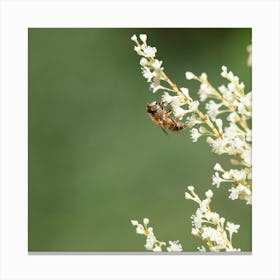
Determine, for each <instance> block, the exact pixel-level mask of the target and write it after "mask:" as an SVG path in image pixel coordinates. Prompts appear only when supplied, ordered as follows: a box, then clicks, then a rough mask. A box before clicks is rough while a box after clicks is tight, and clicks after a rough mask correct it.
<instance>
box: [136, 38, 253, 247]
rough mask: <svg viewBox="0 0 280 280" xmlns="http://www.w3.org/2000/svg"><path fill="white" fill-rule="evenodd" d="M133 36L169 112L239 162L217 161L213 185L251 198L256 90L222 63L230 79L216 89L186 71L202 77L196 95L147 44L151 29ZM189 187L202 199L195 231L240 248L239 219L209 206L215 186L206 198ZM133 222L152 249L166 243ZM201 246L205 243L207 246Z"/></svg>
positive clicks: (216, 242) (215, 242)
mask: <svg viewBox="0 0 280 280" xmlns="http://www.w3.org/2000/svg"><path fill="white" fill-rule="evenodd" d="M131 40H132V41H133V42H135V44H136V45H135V47H134V50H135V51H136V53H137V54H138V55H139V56H141V59H140V67H141V70H142V74H143V76H144V78H145V79H146V80H147V82H148V83H149V84H150V89H151V90H152V92H153V93H156V92H160V93H161V98H160V99H161V100H160V101H161V102H160V104H161V106H162V107H163V109H164V110H166V111H168V112H169V115H170V116H171V117H172V119H173V120H174V121H178V120H179V121H180V122H183V123H184V124H185V126H186V127H188V128H189V129H190V137H191V140H192V141H193V142H197V141H198V139H200V138H203V137H204V139H206V142H207V143H208V144H209V145H210V147H211V149H212V152H213V153H216V154H218V155H223V154H226V155H228V156H229V157H230V162H231V164H232V165H234V166H235V168H231V169H225V168H223V167H222V166H221V165H220V164H219V163H217V164H216V165H215V166H214V174H213V176H212V185H213V186H216V187H217V188H219V187H220V185H221V184H223V185H224V184H225V185H229V186H228V190H229V193H230V194H229V199H231V200H236V199H241V200H244V201H246V203H247V204H251V202H252V174H251V172H252V162H251V145H252V131H251V128H250V126H251V118H252V105H251V104H252V94H251V92H246V91H245V85H244V83H243V82H241V81H240V79H239V77H238V76H236V75H235V74H234V73H233V72H231V71H229V70H228V68H227V67H226V66H222V67H221V70H222V71H221V73H220V74H221V76H222V77H223V78H224V79H225V81H226V82H225V84H222V85H221V86H219V87H217V89H216V88H215V87H213V86H212V85H211V84H210V82H209V81H208V76H207V74H206V73H202V74H201V75H195V74H194V73H192V72H189V71H188V72H186V73H185V76H186V79H187V80H188V81H190V80H195V81H198V82H199V83H200V87H199V90H198V99H199V100H194V99H193V98H192V97H191V96H190V94H189V90H188V89H187V88H186V87H181V88H178V87H177V85H176V84H175V83H173V82H172V81H171V80H170V78H169V77H168V76H167V74H166V73H165V72H164V68H163V66H162V65H163V62H162V61H160V60H158V59H157V58H156V53H157V49H156V48H155V47H151V46H149V45H148V44H147V35H145V34H141V35H140V36H139V40H138V37H137V36H136V35H133V36H132V37H131ZM247 51H248V52H249V58H248V65H249V66H250V65H251V59H252V58H251V52H252V48H251V46H248V48H247ZM202 103H204V104H205V108H204V111H205V112H206V113H203V112H202V111H201V110H200V108H199V107H200V106H201V104H202ZM188 189H189V192H187V193H186V194H185V197H186V199H191V200H194V201H195V202H197V203H198V204H199V208H198V209H197V211H196V213H195V215H193V216H192V217H191V219H192V222H193V230H192V233H193V234H194V235H197V236H199V237H200V238H202V239H203V240H204V241H205V242H206V244H207V245H208V248H209V250H210V251H238V250H239V249H235V248H234V247H233V246H232V234H233V233H237V231H238V228H239V225H234V224H233V223H230V222H227V223H226V228H224V224H225V219H224V218H223V217H220V216H219V214H217V213H215V212H212V211H211V210H210V206H209V205H210V202H211V198H212V196H213V193H212V191H211V190H209V191H208V192H206V199H205V200H201V199H200V198H199V197H198V195H197V194H196V193H195V192H194V188H193V187H189V188H188ZM133 224H134V225H135V226H137V228H138V233H140V232H141V233H140V234H145V235H146V236H147V244H148V245H147V244H146V245H145V247H146V249H147V250H154V249H155V250H158V249H159V248H160V249H161V247H162V246H165V243H162V242H159V241H156V238H155V237H154V234H153V232H152V230H149V228H145V223H144V226H142V225H141V224H139V223H138V222H137V221H133ZM140 229H142V230H140ZM136 231H137V229H136ZM150 240H152V242H151V241H150ZM151 244H152V245H151ZM178 244H179V243H178V242H171V243H170V246H169V249H168V248H167V250H168V251H169V250H171V248H173V247H175V248H177V249H178ZM179 247H180V246H179ZM180 248H181V247H180ZM198 250H199V251H205V250H206V249H205V247H204V246H202V247H200V248H198ZM175 251H176V250H175Z"/></svg>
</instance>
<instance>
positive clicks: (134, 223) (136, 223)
mask: <svg viewBox="0 0 280 280" xmlns="http://www.w3.org/2000/svg"><path fill="white" fill-rule="evenodd" d="M131 223H132V225H133V226H138V224H139V223H138V221H136V220H131Z"/></svg>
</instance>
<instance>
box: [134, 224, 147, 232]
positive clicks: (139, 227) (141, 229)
mask: <svg viewBox="0 0 280 280" xmlns="http://www.w3.org/2000/svg"><path fill="white" fill-rule="evenodd" d="M136 233H138V234H145V229H144V227H143V226H142V225H141V224H138V225H137V227H136Z"/></svg>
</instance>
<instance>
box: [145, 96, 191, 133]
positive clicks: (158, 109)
mask: <svg viewBox="0 0 280 280" xmlns="http://www.w3.org/2000/svg"><path fill="white" fill-rule="evenodd" d="M146 111H147V113H148V115H149V116H150V118H151V120H152V121H153V122H154V123H155V124H156V125H157V126H159V127H160V128H161V129H162V130H163V132H164V133H166V134H167V132H166V130H165V129H169V130H171V131H181V130H183V129H184V128H186V124H184V123H182V122H178V121H175V120H174V119H173V118H172V117H171V116H170V115H171V113H172V110H170V111H168V112H167V111H166V110H164V109H163V107H162V105H161V104H160V103H158V102H156V101H154V102H152V103H150V104H149V103H148V104H147V107H146Z"/></svg>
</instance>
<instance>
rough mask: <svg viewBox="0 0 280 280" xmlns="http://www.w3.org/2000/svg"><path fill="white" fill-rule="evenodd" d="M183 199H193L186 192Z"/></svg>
mask: <svg viewBox="0 0 280 280" xmlns="http://www.w3.org/2000/svg"><path fill="white" fill-rule="evenodd" d="M185 199H193V197H192V195H191V194H189V193H188V192H185Z"/></svg>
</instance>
